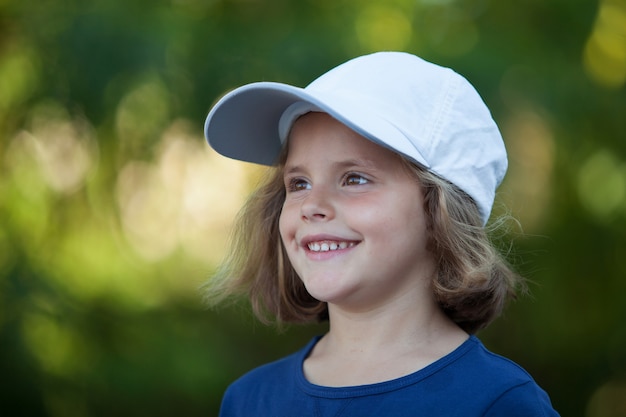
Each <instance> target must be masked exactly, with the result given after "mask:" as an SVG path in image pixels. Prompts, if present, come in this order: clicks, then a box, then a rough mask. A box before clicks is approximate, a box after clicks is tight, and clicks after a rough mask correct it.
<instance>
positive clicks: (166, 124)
mask: <svg viewBox="0 0 626 417" xmlns="http://www.w3.org/2000/svg"><path fill="white" fill-rule="evenodd" d="M381 49H395V50H405V51H409V52H412V53H416V54H419V55H421V56H423V57H425V58H427V59H429V60H432V61H435V62H437V63H440V64H443V65H447V66H451V67H453V68H455V69H456V70H457V71H458V72H460V73H462V74H464V75H465V76H466V77H467V78H469V79H470V80H471V81H472V83H473V84H474V85H475V86H476V87H477V89H478V90H479V91H480V92H481V94H482V95H483V97H484V99H485V101H486V102H487V103H488V105H489V106H490V108H491V109H492V112H493V114H494V117H495V119H496V120H497V121H498V123H499V124H500V126H501V129H502V131H503V134H504V136H505V140H506V142H507V147H508V148H509V152H510V169H509V174H508V177H507V178H506V180H505V183H504V184H503V186H502V187H501V189H500V194H499V205H505V206H507V207H509V209H510V210H511V212H512V214H513V215H514V216H516V217H517V218H518V219H519V220H520V222H521V224H522V229H521V230H512V231H511V232H510V233H509V234H508V235H505V236H501V237H499V238H503V239H504V240H503V242H504V241H506V239H512V240H513V246H512V247H511V248H508V247H506V246H503V248H505V249H506V250H507V251H508V250H510V254H511V255H510V257H511V261H512V262H513V263H514V264H515V265H516V266H517V268H518V269H519V270H520V271H521V272H522V273H523V274H524V275H525V276H527V277H528V278H529V279H530V280H531V281H532V284H531V290H532V296H530V297H525V298H523V299H520V300H518V301H517V302H515V303H514V304H512V305H511V306H510V308H509V309H508V310H507V312H506V314H505V316H504V317H502V318H501V319H499V320H498V321H497V322H496V323H495V324H494V325H493V326H491V327H490V328H489V329H487V330H486V331H483V332H482V333H481V334H480V336H481V337H482V339H483V340H484V342H485V343H486V344H487V346H488V347H490V348H491V349H492V350H494V351H496V352H498V353H501V354H504V355H505V356H508V357H510V358H512V359H514V360H515V361H517V362H519V363H520V364H522V365H523V366H524V367H525V368H526V369H528V370H529V371H530V372H531V373H532V374H533V376H534V377H535V378H536V379H537V381H538V382H539V383H540V385H542V386H543V387H544V388H545V389H546V390H547V391H548V392H549V393H550V395H551V397H552V400H553V403H554V405H555V407H556V408H557V409H558V410H559V411H560V412H561V414H562V415H563V416H573V417H582V416H585V417H617V416H620V417H624V416H626V277H625V275H626V85H625V84H626V0H599V1H590V0H527V1H522V2H507V1H496V0H387V1H375V0H354V1H348V0H291V1H290V0H167V1H165V0H150V1H148V0H92V1H78V0H39V1H36V0H25V1H18V0H0V415H2V416H55V417H57V416H58V417H60V416H64V417H83V416H84V417H95V416H112V415H115V416H121V417H123V416H172V415H181V416H214V415H216V414H217V410H218V408H219V402H220V398H221V395H222V392H223V390H224V389H225V387H226V385H227V384H228V383H229V382H231V381H232V380H233V379H234V378H236V377H237V376H239V375H240V374H242V373H243V372H245V371H246V370H248V369H250V368H251V367H253V366H256V365H258V364H260V363H263V362H266V361H269V360H272V359H275V358H277V357H279V356H282V355H284V354H286V353H288V352H291V351H293V350H295V349H297V348H299V347H300V346H301V345H302V344H304V343H305V342H306V341H307V340H308V339H309V338H310V337H311V336H312V335H313V334H316V333H319V332H321V331H323V327H319V326H313V327H290V328H287V329H286V330H284V331H282V332H279V331H277V330H276V329H274V328H267V327H264V326H262V325H260V324H257V323H256V322H255V320H254V319H253V318H252V316H251V315H250V314H249V312H248V309H247V307H246V306H245V303H242V304H239V305H236V306H234V307H229V308H224V309H221V310H216V311H210V310H208V309H206V308H205V307H204V306H203V303H202V297H201V293H200V291H199V289H198V288H199V286H200V285H201V283H202V282H203V281H204V280H206V279H207V277H208V276H210V274H211V271H212V270H213V268H215V266H216V264H217V262H218V261H219V259H220V258H221V257H222V256H223V254H224V250H225V246H226V245H225V241H226V239H227V232H228V228H229V225H230V224H231V221H232V219H233V217H234V215H235V212H236V210H237V208H238V207H239V205H240V204H241V202H242V201H243V199H244V197H245V195H246V193H247V192H248V191H249V190H250V188H251V186H252V185H253V184H254V181H255V178H256V177H258V175H259V171H258V170H257V169H256V168H254V167H251V166H247V164H243V163H237V162H232V161H228V160H226V159H225V158H221V157H219V156H217V155H215V154H214V153H212V152H211V151H210V150H209V149H208V146H206V145H205V143H204V141H203V137H202V126H203V122H204V117H205V115H206V113H207V112H208V110H209V108H210V106H211V104H212V103H213V102H214V101H215V100H216V99H217V98H218V97H219V96H220V95H222V94H223V93H224V92H226V91H227V90H229V89H232V88H234V87H236V86H238V85H241V84H243V83H247V82H252V81H260V80H270V81H283V82H289V83H295V84H296V85H301V86H304V85H306V83H308V82H309V81H311V80H312V79H314V78H315V77H317V76H318V75H320V74H321V73H323V72H325V71H326V70H328V69H329V68H331V67H333V66H335V65H337V64H339V63H340V62H343V61H345V60H347V59H348V58H351V57H353V56H356V55H360V54H363V53H367V52H371V51H375V50H381ZM242 123H245V120H242ZM498 210H502V208H497V209H496V211H498ZM503 245H504V243H503ZM451 400H453V399H451Z"/></svg>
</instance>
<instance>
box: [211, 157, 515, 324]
mask: <svg viewBox="0 0 626 417" xmlns="http://www.w3.org/2000/svg"><path fill="white" fill-rule="evenodd" d="M286 153H287V150H283V153H282V155H281V158H280V162H279V164H278V166H277V167H273V168H270V169H271V171H272V172H271V173H270V175H268V177H267V179H266V181H265V183H264V184H263V185H261V186H260V187H259V188H258V189H257V190H256V191H255V192H254V193H253V194H252V195H251V196H250V198H249V199H248V201H247V202H246V204H245V205H244V207H243V208H242V210H241V211H240V212H239V215H238V217H237V220H236V222H235V228H234V230H233V235H232V239H233V240H232V241H231V245H230V246H231V248H230V249H231V250H230V252H229V254H228V256H227V258H226V259H225V260H224V262H223V263H222V265H221V266H220V267H219V269H218V271H217V273H216V274H215V275H214V276H213V277H212V278H211V279H210V280H209V281H208V282H207V284H206V285H205V289H206V293H205V294H206V300H207V301H208V303H209V304H210V305H216V304H218V303H220V302H222V301H223V300H225V299H226V298H229V297H230V296H232V295H236V294H244V295H246V296H247V297H248V298H249V300H250V302H251V305H252V308H253V311H254V313H255V314H256V316H257V317H258V318H259V319H260V320H261V321H263V322H265V323H268V322H272V321H276V322H278V323H310V322H317V321H322V320H325V319H327V318H328V307H327V305H326V303H324V302H321V301H319V300H316V299H315V298H313V297H312V296H311V295H310V294H309V293H308V292H307V290H306V288H305V287H304V284H303V283H302V281H301V280H300V278H299V277H298V275H297V274H296V272H295V271H294V269H293V267H292V266H291V263H290V262H289V259H288V258H287V255H286V253H285V250H284V247H283V244H282V241H281V238H280V233H279V229H278V222H279V218H280V214H281V209H282V205H283V202H284V201H285V188H284V184H283V172H282V168H283V166H284V160H285V158H286ZM399 159H400V160H401V161H403V162H402V163H403V164H404V166H405V168H406V169H407V171H408V172H409V173H410V174H411V175H413V176H414V177H415V179H416V186H421V187H422V189H423V192H424V210H425V213H426V217H427V219H428V225H427V227H428V232H429V234H430V242H429V250H430V251H431V252H432V253H433V254H434V256H435V258H436V260H437V265H438V267H437V274H436V276H435V277H434V278H433V282H432V288H433V291H434V296H435V299H436V300H437V302H438V304H439V306H440V307H441V308H442V310H443V311H444V312H445V313H446V314H447V315H448V317H450V318H451V319H452V320H453V321H454V322H455V323H456V324H457V325H458V326H459V327H461V328H462V329H463V330H465V331H466V332H468V333H475V332H476V331H478V330H480V329H482V328H484V327H485V326H487V325H488V324H489V323H490V322H491V321H492V320H493V319H495V318H496V317H497V316H498V315H500V313H501V312H502V310H503V308H504V306H505V304H506V301H507V300H508V299H510V298H512V297H514V296H515V293H516V291H517V289H518V288H523V286H524V285H523V280H522V279H521V277H519V276H518V275H517V274H516V273H515V272H513V271H512V269H511V268H510V267H509V266H508V264H507V263H506V261H505V260H504V259H503V257H502V256H501V255H500V254H499V253H498V251H497V250H496V248H495V247H494V245H493V244H492V243H491V241H490V240H489V238H488V236H487V231H486V229H485V228H484V227H483V225H482V219H481V217H480V214H479V211H478V208H477V206H476V205H475V204H474V202H473V200H472V199H471V198H470V197H469V196H468V195H467V194H466V193H464V192H463V191H461V190H460V189H459V188H458V187H456V186H455V185H453V184H451V183H450V182H448V181H446V180H444V179H441V178H440V177H438V176H436V175H434V174H432V173H430V172H429V171H427V170H425V169H423V168H421V167H419V166H417V165H415V164H413V163H412V162H409V161H408V160H406V159H405V158H403V157H400V158H399ZM416 209H417V208H416Z"/></svg>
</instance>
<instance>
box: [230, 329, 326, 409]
mask: <svg viewBox="0 0 626 417" xmlns="http://www.w3.org/2000/svg"><path fill="white" fill-rule="evenodd" d="M316 341H317V338H315V339H313V340H312V341H311V342H310V343H309V344H307V345H306V346H305V347H304V348H303V349H301V350H299V351H297V352H295V353H293V354H291V355H289V356H285V357H284V358H281V359H279V360H276V361H274V362H270V363H267V364H265V365H262V366H259V367H258V368H255V369H253V370H251V371H249V372H247V373H246V374H244V375H243V376H241V377H240V378H238V379H237V380H235V381H234V382H233V383H232V384H230V385H229V386H228V388H227V389H226V392H225V393H224V396H223V397H222V404H221V407H220V416H221V417H230V416H248V415H263V410H268V409H272V407H273V406H274V405H275V404H276V403H283V404H284V405H285V406H287V405H288V404H286V403H285V401H284V400H286V399H290V398H291V399H293V398H296V397H297V393H296V392H295V390H296V385H297V384H296V383H295V380H296V378H297V377H298V370H299V369H301V364H302V361H303V360H304V357H305V356H306V355H307V354H308V352H309V351H310V349H311V348H312V346H313V345H314V344H315V342H316ZM279 400H281V401H279ZM257 411H258V413H257ZM277 415H278V414H277Z"/></svg>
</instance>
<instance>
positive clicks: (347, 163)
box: [283, 158, 377, 175]
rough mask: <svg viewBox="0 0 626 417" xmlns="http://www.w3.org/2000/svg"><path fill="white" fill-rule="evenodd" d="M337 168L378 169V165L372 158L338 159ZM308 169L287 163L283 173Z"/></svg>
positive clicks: (335, 166)
mask: <svg viewBox="0 0 626 417" xmlns="http://www.w3.org/2000/svg"><path fill="white" fill-rule="evenodd" d="M332 166H333V168H335V169H347V168H356V167H359V168H367V169H376V168H377V165H376V164H375V163H374V161H372V160H371V159H360V158H355V159H346V160H344V161H337V162H335V163H333V164H332ZM302 171H306V170H305V169H304V167H303V166H302V165H292V166H290V165H285V167H284V170H283V175H290V174H294V173H298V172H302Z"/></svg>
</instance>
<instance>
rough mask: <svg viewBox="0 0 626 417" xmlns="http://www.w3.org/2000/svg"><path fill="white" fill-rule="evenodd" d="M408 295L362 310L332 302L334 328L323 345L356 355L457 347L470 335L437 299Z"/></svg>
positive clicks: (330, 315)
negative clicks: (450, 316)
mask: <svg viewBox="0 0 626 417" xmlns="http://www.w3.org/2000/svg"><path fill="white" fill-rule="evenodd" d="M404 298H406V300H394V302H391V303H388V304H386V305H384V306H377V307H376V308H370V309H368V310H360V311H359V310H349V309H345V308H342V307H340V306H336V305H329V317H330V329H329V332H328V334H327V335H326V336H325V337H324V344H323V345H322V347H324V346H325V347H326V348H327V349H328V352H335V353H337V354H349V355H350V356H352V357H354V355H357V356H358V355H364V356H368V355H380V354H381V353H384V354H385V355H394V354H396V355H397V354H400V353H401V352H406V351H415V350H416V349H426V350H429V349H430V348H431V347H434V348H435V349H440V348H441V347H442V346H449V345H455V346H456V345H458V344H459V343H461V342H462V341H463V340H465V339H466V338H467V334H466V333H465V332H464V331H463V330H461V329H460V328H459V327H458V326H457V325H456V324H455V323H453V322H452V321H451V320H450V319H449V318H448V317H447V316H446V315H445V314H444V313H443V311H442V310H441V309H440V308H439V306H438V305H437V304H436V303H435V302H434V300H431V299H423V300H420V301H421V302H420V301H417V300H416V299H415V298H414V297H413V296H407V297H404ZM444 350H446V349H445V348H444Z"/></svg>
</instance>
